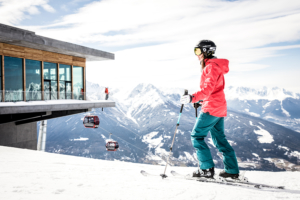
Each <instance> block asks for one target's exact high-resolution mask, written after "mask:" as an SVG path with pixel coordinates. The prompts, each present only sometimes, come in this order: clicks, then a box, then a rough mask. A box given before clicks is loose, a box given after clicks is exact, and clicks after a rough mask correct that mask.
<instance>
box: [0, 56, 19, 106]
mask: <svg viewBox="0 0 300 200" xmlns="http://www.w3.org/2000/svg"><path fill="white" fill-rule="evenodd" d="M4 74H5V101H23V60H22V58H15V57H9V56H4Z"/></svg>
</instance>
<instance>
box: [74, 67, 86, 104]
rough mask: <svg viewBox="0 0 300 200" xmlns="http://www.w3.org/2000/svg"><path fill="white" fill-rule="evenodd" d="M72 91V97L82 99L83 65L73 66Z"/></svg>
mask: <svg viewBox="0 0 300 200" xmlns="http://www.w3.org/2000/svg"><path fill="white" fill-rule="evenodd" d="M73 93H74V99H80V100H83V99H84V96H83V94H84V90H83V67H78V66H73Z"/></svg>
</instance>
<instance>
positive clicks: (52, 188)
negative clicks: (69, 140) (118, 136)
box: [0, 146, 300, 200]
mask: <svg viewBox="0 0 300 200" xmlns="http://www.w3.org/2000/svg"><path fill="white" fill-rule="evenodd" d="M0 160H1V165H0V166H1V167H0V179H1V181H0V199H9V200H14V199H30V200H35V199H55V200H59V199H63V200H66V199H72V200H76V199H85V200H88V199H139V200H140V199H189V200H190V199H215V200H218V199H220V200H227V199H228V200H229V199H230V200H232V199H239V200H242V199H264V200H267V199H299V198H300V182H299V179H300V173H299V172H258V171H255V172H254V171H250V172H247V176H248V178H249V179H250V180H252V181H254V182H261V183H266V184H278V185H285V186H286V188H287V190H285V191H281V190H280V191H279V190H278V191H275V192H274V191H263V190H258V189H249V188H241V187H233V186H226V185H218V184H213V183H200V182H196V181H189V180H182V179H178V178H174V177H171V175H170V173H169V171H170V170H176V171H178V172H180V173H189V172H191V171H193V170H194V169H195V168H186V167H168V170H167V175H169V177H168V178H167V179H164V180H162V179H161V178H160V177H144V176H142V175H141V174H140V170H146V171H147V172H149V173H154V174H160V173H162V172H163V170H164V166H157V165H145V164H134V163H126V162H120V161H104V160H96V159H90V158H82V157H74V156H66V155H58V154H51V153H44V152H37V151H32V150H25V149H17V148H12V147H3V146H0Z"/></svg>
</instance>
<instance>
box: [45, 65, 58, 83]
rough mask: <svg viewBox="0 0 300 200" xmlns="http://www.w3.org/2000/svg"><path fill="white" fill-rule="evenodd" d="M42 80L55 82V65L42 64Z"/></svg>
mask: <svg viewBox="0 0 300 200" xmlns="http://www.w3.org/2000/svg"><path fill="white" fill-rule="evenodd" d="M44 79H47V80H52V81H56V80H57V64H56V63H49V62H44Z"/></svg>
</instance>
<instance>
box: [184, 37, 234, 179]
mask: <svg viewBox="0 0 300 200" xmlns="http://www.w3.org/2000/svg"><path fill="white" fill-rule="evenodd" d="M215 51H216V45H215V43H214V42H212V41H210V40H201V41H200V42H199V43H198V44H197V45H196V47H195V48H194V52H195V54H196V56H197V57H198V59H199V61H200V65H201V68H202V69H201V72H202V74H201V81H200V91H198V92H196V93H194V94H193V95H183V96H182V97H181V99H180V102H181V103H182V104H186V103H197V102H199V101H200V100H203V103H202V109H201V113H200V116H199V117H198V119H197V121H196V123H195V126H194V128H193V131H192V133H191V139H192V144H193V146H194V148H195V149H196V152H197V157H198V161H199V164H200V169H198V170H197V171H195V172H193V177H205V178H213V176H214V174H215V171H214V166H215V165H214V162H213V159H212V156H211V153H210V150H209V147H208V146H207V144H206V143H205V141H204V138H205V137H206V136H207V134H208V132H209V131H210V134H211V138H212V141H213V143H214V145H215V146H216V147H217V148H218V150H219V152H222V153H223V163H224V168H225V169H224V170H223V171H222V172H220V174H219V176H221V177H223V178H233V179H237V178H238V177H239V168H238V163H237V159H236V155H235V152H234V150H233V148H232V147H231V145H230V144H229V143H228V141H227V139H226V136H225V134H224V117H226V115H227V104H226V99H225V94H224V87H225V80H224V74H227V73H228V71H229V67H228V63H229V61H228V60H226V59H217V58H216V57H214V56H213V54H214V53H215ZM194 105H195V104H194Z"/></svg>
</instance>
